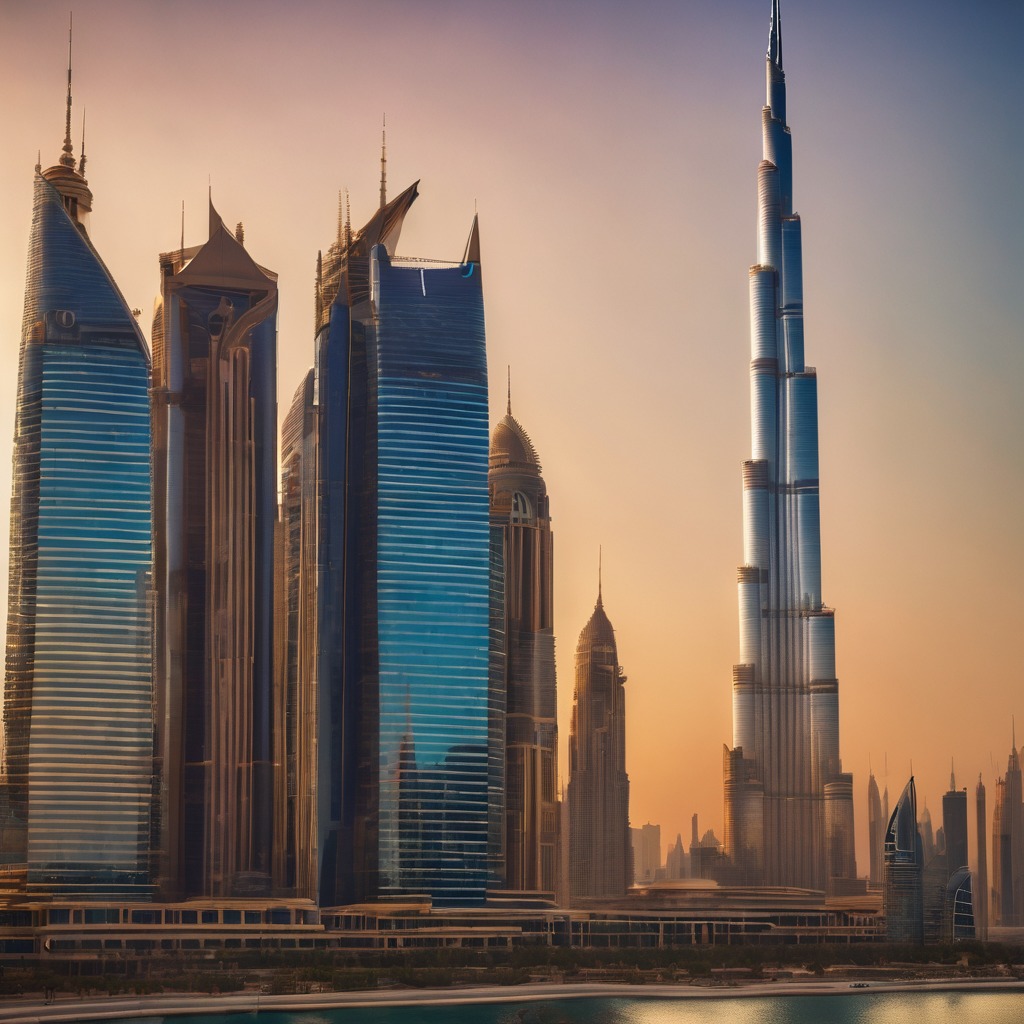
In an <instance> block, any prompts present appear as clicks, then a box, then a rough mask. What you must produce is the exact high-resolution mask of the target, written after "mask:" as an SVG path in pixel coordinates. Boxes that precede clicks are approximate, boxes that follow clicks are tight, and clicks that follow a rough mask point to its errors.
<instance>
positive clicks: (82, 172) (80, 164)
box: [78, 107, 85, 177]
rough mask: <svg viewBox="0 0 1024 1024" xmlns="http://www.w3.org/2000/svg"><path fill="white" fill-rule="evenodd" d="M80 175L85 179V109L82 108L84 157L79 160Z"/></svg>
mask: <svg viewBox="0 0 1024 1024" xmlns="http://www.w3.org/2000/svg"><path fill="white" fill-rule="evenodd" d="M78 173H79V174H81V175H82V177H85V107H82V155H81V157H80V158H79V160H78Z"/></svg>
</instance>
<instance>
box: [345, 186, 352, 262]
mask: <svg viewBox="0 0 1024 1024" xmlns="http://www.w3.org/2000/svg"><path fill="white" fill-rule="evenodd" d="M351 248H352V208H351V206H350V205H349V201H348V189H347V188H346V189H345V249H346V251H347V250H348V249H351Z"/></svg>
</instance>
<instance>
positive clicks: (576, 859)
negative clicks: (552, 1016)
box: [568, 583, 633, 901]
mask: <svg viewBox="0 0 1024 1024" xmlns="http://www.w3.org/2000/svg"><path fill="white" fill-rule="evenodd" d="M625 682H626V677H625V675H624V674H623V672H622V669H621V668H620V667H619V655H618V650H617V648H616V644H615V632H614V630H613V629H612V624H611V622H609V621H608V616H607V615H606V614H605V610H604V603H603V601H602V597H601V586H600V583H599V584H598V590H597V605H596V606H595V608H594V613H593V615H591V617H590V621H589V622H588V623H587V624H586V626H584V627H583V632H582V633H580V638H579V642H578V643H577V645H576V691H575V696H574V701H573V709H572V724H571V726H570V731H569V790H568V797H569V872H570V892H569V895H570V899H571V900H572V901H576V900H578V899H585V898H594V897H596V898H607V897H615V896H621V895H623V894H624V893H625V891H626V889H627V888H628V887H629V885H630V883H631V882H632V878H633V872H632V865H631V861H632V850H631V845H630V837H629V777H628V776H627V775H626V690H625Z"/></svg>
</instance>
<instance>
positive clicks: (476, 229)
mask: <svg viewBox="0 0 1024 1024" xmlns="http://www.w3.org/2000/svg"><path fill="white" fill-rule="evenodd" d="M462 262H463V263H479V262H480V218H479V217H478V216H477V215H476V214H475V213H474V214H473V226H472V227H471V228H470V229H469V240H468V241H467V242H466V254H465V256H463V258H462Z"/></svg>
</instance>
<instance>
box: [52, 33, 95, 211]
mask: <svg viewBox="0 0 1024 1024" xmlns="http://www.w3.org/2000/svg"><path fill="white" fill-rule="evenodd" d="M71 30H72V25H71V24H70V22H69V25H68V95H67V106H66V111H65V118H64V146H63V148H62V150H61V155H60V158H59V159H58V161H57V163H55V164H54V165H53V166H52V167H47V168H46V170H45V171H42V172H41V173H42V175H43V177H44V178H45V179H46V180H47V181H48V182H49V183H50V184H51V185H53V187H54V188H55V189H56V190H57V191H58V192H59V193H60V194H61V195H62V196H63V197H64V198H65V199H66V200H70V202H68V203H66V206H67V209H68V210H69V212H70V213H71V215H72V217H73V218H74V219H75V222H76V223H77V225H78V227H79V228H80V229H82V230H84V226H83V223H82V219H81V216H82V215H83V214H86V213H91V212H92V192H91V191H90V190H89V184H88V182H87V181H86V180H85V177H84V176H83V174H82V171H84V170H85V159H84V149H85V123H84V121H83V123H82V136H83V137H82V149H83V159H82V164H81V167H79V168H78V169H76V168H75V153H74V147H73V146H72V145H71Z"/></svg>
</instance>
